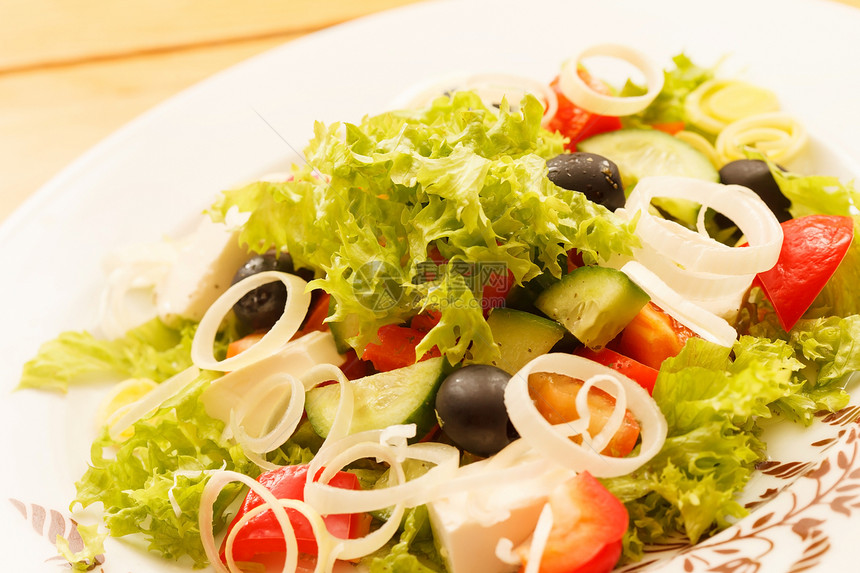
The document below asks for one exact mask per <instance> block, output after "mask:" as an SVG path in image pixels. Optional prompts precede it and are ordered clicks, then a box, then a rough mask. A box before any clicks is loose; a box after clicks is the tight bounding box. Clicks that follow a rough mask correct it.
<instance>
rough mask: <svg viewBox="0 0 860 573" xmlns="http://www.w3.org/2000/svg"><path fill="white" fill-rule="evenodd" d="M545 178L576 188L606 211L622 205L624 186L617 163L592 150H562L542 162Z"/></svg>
mask: <svg viewBox="0 0 860 573" xmlns="http://www.w3.org/2000/svg"><path fill="white" fill-rule="evenodd" d="M546 165H547V167H548V168H549V172H548V173H547V176H548V177H549V180H550V181H552V182H553V183H555V184H556V185H558V186H559V187H562V188H563V189H570V190H571V191H579V192H581V193H584V194H585V196H586V197H587V198H588V199H589V200H590V201H593V202H595V203H598V204H600V205H603V206H604V207H606V208H607V209H609V210H610V211H614V210H616V209H618V208H620V207H623V206H624V202H625V201H626V199H625V197H624V186H623V185H622V184H621V174H620V173H619V172H618V166H617V165H615V163H613V162H612V161H610V160H609V159H607V158H605V157H603V156H602V155H597V154H596V153H585V152H583V151H577V152H575V153H562V154H561V155H557V156H555V157H553V158H552V159H550V160H549V161H547V162H546Z"/></svg>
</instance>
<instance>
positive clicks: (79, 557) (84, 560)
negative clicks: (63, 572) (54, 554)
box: [57, 523, 107, 571]
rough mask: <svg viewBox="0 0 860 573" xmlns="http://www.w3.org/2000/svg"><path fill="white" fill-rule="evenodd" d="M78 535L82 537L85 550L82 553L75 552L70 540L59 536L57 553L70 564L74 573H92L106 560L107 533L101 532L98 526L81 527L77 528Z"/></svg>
mask: <svg viewBox="0 0 860 573" xmlns="http://www.w3.org/2000/svg"><path fill="white" fill-rule="evenodd" d="M75 529H76V530H77V532H78V534H79V535H80V536H81V541H82V542H83V545H84V546H83V548H82V549H81V550H80V551H77V552H73V551H72V550H71V548H70V547H69V540H68V539H66V538H65V537H63V536H61V535H57V551H58V552H59V553H60V555H61V556H62V557H63V558H64V559H65V560H66V561H68V562H69V565H71V567H72V571H92V570H93V569H95V568H96V567H98V566H99V565H101V563H102V561H103V560H104V558H103V557H102V556H103V555H104V551H105V545H104V541H105V538H106V537H107V533H103V532H100V531H99V526H98V524H96V525H81V524H80V523H79V524H77V525H76V526H75Z"/></svg>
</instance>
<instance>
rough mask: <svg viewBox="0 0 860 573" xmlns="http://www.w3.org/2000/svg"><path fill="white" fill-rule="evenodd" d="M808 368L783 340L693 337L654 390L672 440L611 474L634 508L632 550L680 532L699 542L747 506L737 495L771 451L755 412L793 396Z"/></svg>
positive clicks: (628, 547)
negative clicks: (797, 375) (732, 341)
mask: <svg viewBox="0 0 860 573" xmlns="http://www.w3.org/2000/svg"><path fill="white" fill-rule="evenodd" d="M733 352H734V359H732V353H733ZM800 367H801V365H800V364H799V363H798V362H797V361H796V360H795V359H794V357H793V352H792V351H791V349H790V348H788V347H787V345H786V343H785V342H783V341H775V342H774V341H759V340H756V339H752V338H749V337H742V338H741V340H739V341H738V343H737V344H736V345H735V347H734V349H730V348H725V347H722V346H719V345H716V344H712V343H709V342H707V341H704V340H702V339H697V338H694V339H691V340H690V341H689V342H688V343H687V345H686V346H685V348H684V349H683V350H682V351H681V353H680V354H679V355H678V356H677V357H675V358H670V359H668V360H666V361H665V362H664V363H663V366H662V368H661V370H660V374H659V376H658V378H657V383H656V385H655V387H654V394H653V396H654V400H655V401H656V402H657V405H658V406H659V407H660V410H661V411H662V412H663V414H664V415H665V417H666V421H667V423H668V435H667V439H666V443H665V445H664V446H663V448H662V450H661V451H660V453H658V454H657V455H656V456H655V457H654V458H653V459H651V460H650V461H649V462H648V463H646V464H645V465H644V466H642V467H641V468H639V469H638V470H636V471H634V472H632V473H631V474H629V475H626V476H621V477H618V478H612V479H609V480H606V484H607V486H608V487H609V489H610V490H611V491H612V492H613V493H614V494H615V495H616V496H618V497H619V499H621V500H622V501H624V502H625V503H626V505H627V508H628V512H629V514H630V518H631V524H632V527H631V529H630V530H629V531H628V534H627V538H626V540H625V555H626V557H628V558H633V559H638V558H640V557H641V550H642V546H643V544H647V543H659V542H665V541H666V540H667V538H669V537H671V536H672V535H676V534H678V533H681V534H683V535H686V536H687V537H688V538H689V539H690V540H691V541H692V542H693V543H695V542H697V541H698V540H699V539H700V538H701V537H703V536H705V535H708V534H709V533H711V532H713V531H715V530H718V529H722V528H725V527H727V526H728V525H730V523H731V522H732V520H734V519H737V518H739V517H741V516H743V515H745V514H746V510H745V509H744V508H743V507H742V506H741V505H740V504H739V503H738V502H737V501H736V500H735V495H736V494H737V493H738V492H739V491H741V489H743V487H744V485H745V484H746V483H747V481H748V480H749V478H750V475H751V474H752V472H753V471H754V469H755V464H756V463H757V462H758V461H759V460H761V459H763V457H764V453H765V444H764V443H763V442H762V441H761V439H760V438H759V433H760V430H759V428H758V426H757V425H756V420H757V419H759V418H768V417H770V416H771V415H772V413H771V410H770V408H769V406H768V405H769V404H771V403H773V402H775V401H777V400H779V399H781V398H784V397H786V396H788V395H790V394H791V392H792V376H793V374H794V372H796V371H797V370H798V369H799V368H800Z"/></svg>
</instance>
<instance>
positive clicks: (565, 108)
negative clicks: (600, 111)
mask: <svg viewBox="0 0 860 573" xmlns="http://www.w3.org/2000/svg"><path fill="white" fill-rule="evenodd" d="M579 77H581V78H582V79H583V80H585V82H586V83H587V84H588V85H589V86H590V87H591V89H593V90H594V91H596V92H599V93H603V94H608V93H609V90H608V89H607V87H606V85H605V84H604V83H603V82H601V81H599V80H596V79H594V78H592V77H591V76H590V75H589V74H588V72H586V71H585V70H579ZM550 87H551V88H552V90H553V91H554V92H555V94H556V96H557V98H558V111H556V112H555V115H554V116H553V118H552V119H551V120H550V121H549V122H548V123H547V126H546V127H547V129H549V130H550V131H557V132H559V133H560V134H562V135H563V136H565V137H567V138H568V139H569V140H570V141H569V142H568V143H567V144H566V145H565V149H567V150H568V151H576V144H577V143H579V142H580V141H582V140H583V139H588V138H589V137H591V136H594V135H598V134H600V133H605V132H607V131H615V130H618V129H621V120H620V119H619V118H617V117H611V116H606V115H597V114H594V113H591V112H588V111H585V110H584V109H582V108H581V107H579V106H577V105H575V104H574V103H573V102H571V101H570V100H569V99H567V97H566V96H565V95H564V94H563V93H562V91H561V88H560V87H559V79H558V77H556V78H555V79H554V80H553V81H552V82H551V83H550Z"/></svg>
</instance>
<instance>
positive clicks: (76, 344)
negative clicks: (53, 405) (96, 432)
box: [18, 318, 223, 392]
mask: <svg viewBox="0 0 860 573" xmlns="http://www.w3.org/2000/svg"><path fill="white" fill-rule="evenodd" d="M196 330H197V324H196V323H193V322H180V323H178V324H177V325H176V326H175V327H170V326H167V325H166V324H164V323H163V322H161V320H159V319H157V318H155V319H153V320H151V321H149V322H147V323H144V324H143V325H141V326H138V327H137V328H134V329H132V330H130V331H129V332H128V333H127V334H126V335H125V336H123V337H122V338H118V339H116V340H102V339H98V338H96V337H94V336H93V335H92V334H90V333H88V332H64V333H62V334H60V335H59V336H58V337H57V338H55V339H54V340H51V341H48V342H46V343H44V344H43V345H42V346H41V348H39V351H38V353H37V354H36V357H35V358H33V359H32V360H30V361H29V362H27V363H26V364H25V365H24V370H23V373H22V375H21V381H20V382H19V384H18V387H19V388H41V389H46V390H59V391H62V392H65V391H67V390H68V386H69V384H70V383H79V382H85V381H91V380H94V379H107V378H117V377H124V378H149V379H151V380H154V381H156V382H161V381H164V380H166V379H168V378H170V377H171V376H173V375H175V374H178V373H179V372H181V371H183V370H185V369H186V368H188V367H189V366H191V356H190V353H191V341H192V339H193V338H194V332H195V331H196ZM222 345H223V344H222Z"/></svg>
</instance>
